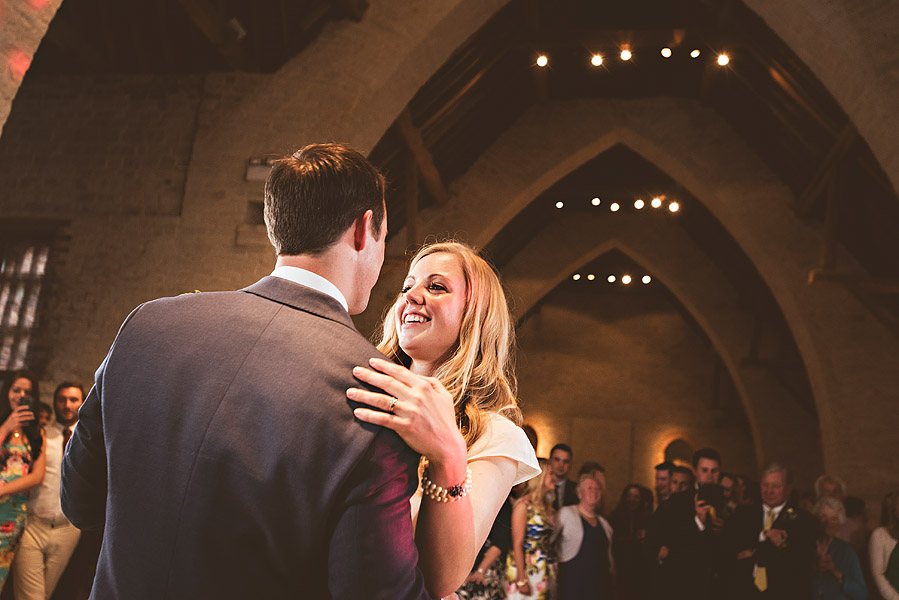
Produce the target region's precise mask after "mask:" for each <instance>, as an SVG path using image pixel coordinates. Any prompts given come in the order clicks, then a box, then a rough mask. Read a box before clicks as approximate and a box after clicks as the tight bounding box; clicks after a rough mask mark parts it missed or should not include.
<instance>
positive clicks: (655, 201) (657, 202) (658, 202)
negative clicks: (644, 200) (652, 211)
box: [651, 198, 662, 208]
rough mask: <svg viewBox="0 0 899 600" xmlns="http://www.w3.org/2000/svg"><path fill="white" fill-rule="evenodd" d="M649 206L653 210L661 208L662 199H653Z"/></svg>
mask: <svg viewBox="0 0 899 600" xmlns="http://www.w3.org/2000/svg"><path fill="white" fill-rule="evenodd" d="M651 204H652V207H653V208H658V207H660V206H662V199H661V198H653V199H652V203H651Z"/></svg>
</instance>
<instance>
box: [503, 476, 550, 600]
mask: <svg viewBox="0 0 899 600" xmlns="http://www.w3.org/2000/svg"><path fill="white" fill-rule="evenodd" d="M539 461H540V467H541V469H543V471H542V472H541V473H540V475H538V476H537V477H534V478H533V479H531V480H530V481H528V492H527V494H525V495H524V496H522V497H521V498H519V499H518V500H517V501H516V502H515V506H514V507H513V508H512V552H510V553H509V556H508V558H507V559H506V582H507V585H506V592H507V596H508V598H509V599H510V600H528V599H532V600H551V599H552V598H555V595H556V572H557V571H556V556H555V552H554V550H553V547H552V543H551V538H552V534H553V525H554V521H555V509H553V506H552V502H553V497H554V494H553V482H552V477H551V476H550V474H549V462H548V461H547V460H546V459H543V458H541V459H539Z"/></svg>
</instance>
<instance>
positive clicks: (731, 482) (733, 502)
mask: <svg viewBox="0 0 899 600" xmlns="http://www.w3.org/2000/svg"><path fill="white" fill-rule="evenodd" d="M721 490H722V491H723V492H724V510H723V511H722V514H721V516H722V517H723V518H724V519H728V518H730V516H731V515H732V514H734V511H735V510H736V509H737V506H738V505H739V504H740V503H739V502H738V500H737V476H736V475H733V474H731V473H722V474H721Z"/></svg>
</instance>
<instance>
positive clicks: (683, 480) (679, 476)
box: [668, 465, 696, 498]
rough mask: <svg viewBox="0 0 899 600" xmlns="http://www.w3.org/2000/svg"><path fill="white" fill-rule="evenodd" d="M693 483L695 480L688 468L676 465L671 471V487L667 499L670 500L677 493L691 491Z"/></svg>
mask: <svg viewBox="0 0 899 600" xmlns="http://www.w3.org/2000/svg"><path fill="white" fill-rule="evenodd" d="M695 481H696V478H695V477H694V476H693V471H692V470H691V469H690V468H689V467H682V466H680V465H677V466H676V467H674V468H673V469H672V470H671V487H670V493H669V495H668V497H669V498H670V497H671V496H673V495H674V494H676V493H678V492H686V491H687V490H689V489H692V488H693V485H694V483H695Z"/></svg>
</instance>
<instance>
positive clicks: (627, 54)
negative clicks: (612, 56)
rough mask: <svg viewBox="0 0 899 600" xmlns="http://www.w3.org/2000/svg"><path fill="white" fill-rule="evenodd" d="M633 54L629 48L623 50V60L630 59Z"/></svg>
mask: <svg viewBox="0 0 899 600" xmlns="http://www.w3.org/2000/svg"><path fill="white" fill-rule="evenodd" d="M632 56H633V54H631V51H630V50H628V49H627V48H625V49H624V50H622V51H621V60H630V59H631V57H632Z"/></svg>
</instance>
